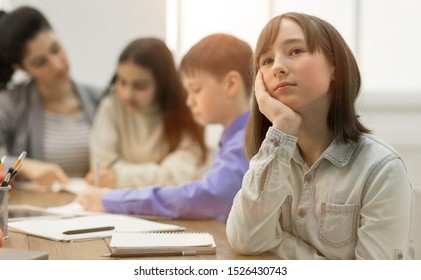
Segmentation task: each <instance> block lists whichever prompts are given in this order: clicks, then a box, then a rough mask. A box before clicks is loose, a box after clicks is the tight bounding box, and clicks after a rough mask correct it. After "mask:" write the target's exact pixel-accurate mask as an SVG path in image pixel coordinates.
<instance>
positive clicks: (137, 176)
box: [86, 38, 207, 187]
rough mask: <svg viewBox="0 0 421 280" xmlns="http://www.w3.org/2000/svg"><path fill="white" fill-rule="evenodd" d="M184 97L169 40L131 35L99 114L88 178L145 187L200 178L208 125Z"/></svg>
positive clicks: (93, 181) (97, 182)
mask: <svg viewBox="0 0 421 280" xmlns="http://www.w3.org/2000/svg"><path fill="white" fill-rule="evenodd" d="M184 99H185V97H184V93H183V90H182V85H181V83H180V80H179V78H178V74H177V71H176V67H175V64H174V60H173V56H172V54H171V51H170V50H169V49H168V47H167V46H166V45H165V43H164V42H163V41H161V40H159V39H156V38H141V39H137V40H134V41H132V42H131V43H130V44H129V45H128V46H127V47H126V48H125V49H124V50H123V52H122V53H121V55H120V58H119V60H118V65H117V71H116V74H115V76H114V78H113V79H112V81H111V83H110V86H109V90H108V92H107V95H106V96H105V97H104V98H103V99H102V101H101V104H100V106H99V109H98V114H97V116H96V117H95V121H94V126H93V133H92V138H91V167H92V168H91V172H90V173H89V174H88V176H86V180H87V182H88V183H90V184H93V185H97V186H100V187H144V186H148V185H161V186H166V185H174V184H175V185H178V184H182V183H184V182H187V181H192V180H196V179H198V178H200V177H201V175H202V174H203V172H204V171H205V169H206V164H205V161H206V158H207V149H206V146H205V142H204V130H203V127H202V126H200V125H199V124H197V123H196V122H195V121H194V119H193V117H192V115H191V113H190V111H189V109H188V108H187V106H186V104H185V101H184Z"/></svg>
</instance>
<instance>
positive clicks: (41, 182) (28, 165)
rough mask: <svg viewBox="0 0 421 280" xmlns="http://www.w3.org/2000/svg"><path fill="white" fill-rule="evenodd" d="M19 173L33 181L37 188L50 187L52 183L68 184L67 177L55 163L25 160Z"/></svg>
mask: <svg viewBox="0 0 421 280" xmlns="http://www.w3.org/2000/svg"><path fill="white" fill-rule="evenodd" d="M19 173H20V174H21V175H23V176H25V177H26V178H27V179H29V180H31V181H34V182H35V183H36V184H37V185H38V186H43V187H50V186H51V185H52V184H53V183H54V182H59V183H60V184H68V183H69V177H68V176H67V175H66V173H65V172H64V171H63V169H62V168H61V167H60V166H59V165H58V164H55V163H48V162H43V161H38V160H34V159H26V160H25V161H24V163H23V164H22V167H21V169H20V172H19Z"/></svg>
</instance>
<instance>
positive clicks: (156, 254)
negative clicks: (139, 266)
mask: <svg viewBox="0 0 421 280" xmlns="http://www.w3.org/2000/svg"><path fill="white" fill-rule="evenodd" d="M170 256H196V251H166V252H145V253H110V254H105V255H101V257H108V258H140V257H170Z"/></svg>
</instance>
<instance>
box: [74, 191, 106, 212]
mask: <svg viewBox="0 0 421 280" xmlns="http://www.w3.org/2000/svg"><path fill="white" fill-rule="evenodd" d="M109 191H111V189H107V188H97V187H88V188H86V189H85V190H83V191H82V192H80V193H79V194H78V195H77V196H76V199H75V200H76V201H77V202H79V203H80V204H82V206H83V208H85V210H88V211H95V212H105V208H104V206H103V205H102V198H103V197H104V195H105V193H107V192H109Z"/></svg>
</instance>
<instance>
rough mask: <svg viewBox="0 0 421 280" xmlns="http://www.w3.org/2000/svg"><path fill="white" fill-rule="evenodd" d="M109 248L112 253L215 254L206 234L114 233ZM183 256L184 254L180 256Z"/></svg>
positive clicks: (210, 236)
mask: <svg viewBox="0 0 421 280" xmlns="http://www.w3.org/2000/svg"><path fill="white" fill-rule="evenodd" d="M110 248H111V250H112V251H113V253H117V254H119V253H122V254H124V253H128V254H136V253H138V254H142V253H145V254H149V253H152V254H154V253H156V254H159V253H168V254H171V253H177V252H180V253H185V255H189V254H191V255H196V254H197V255H204V254H215V252H216V245H215V240H214V239H213V236H212V235H211V234H210V233H206V232H150V233H146V232H127V231H115V232H114V233H113V235H112V238H111V242H110ZM180 255H184V254H180Z"/></svg>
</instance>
